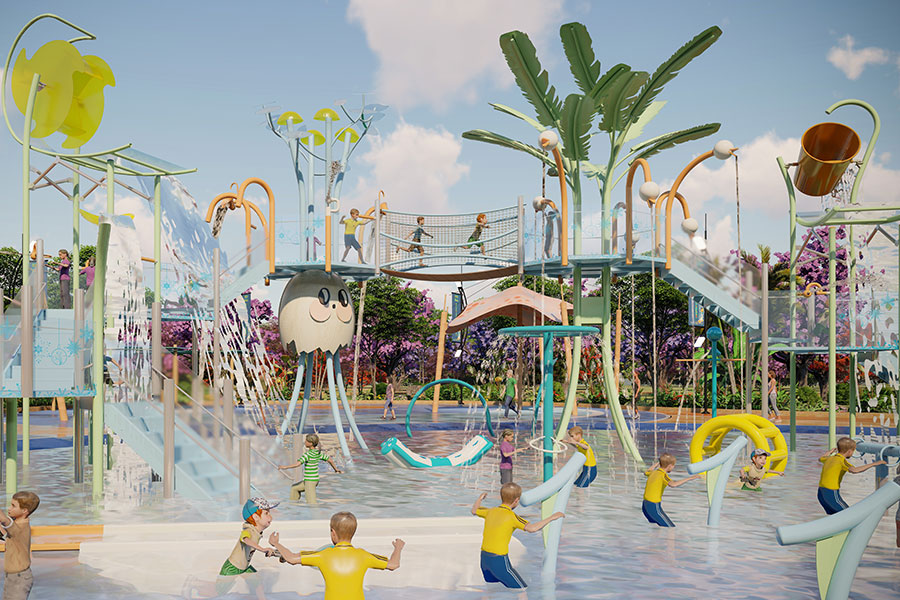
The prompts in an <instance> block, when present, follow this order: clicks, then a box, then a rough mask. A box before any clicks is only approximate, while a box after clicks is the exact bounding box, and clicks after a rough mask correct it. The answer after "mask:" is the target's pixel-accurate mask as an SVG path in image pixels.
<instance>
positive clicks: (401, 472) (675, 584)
mask: <svg viewBox="0 0 900 600" xmlns="http://www.w3.org/2000/svg"><path fill="white" fill-rule="evenodd" d="M379 414H380V411H379ZM314 420H315V421H318V422H319V423H321V424H325V423H328V422H330V419H328V418H326V417H325V415H324V414H323V413H319V412H318V411H316V414H314ZM361 420H362V421H369V422H371V421H373V420H378V421H379V422H380V419H377V418H375V419H373V416H372V415H371V414H368V415H365V416H364V417H363V418H362V419H361ZM400 422H401V418H400V417H398V419H397V421H395V422H394V423H400ZM529 433H530V431H525V430H524V428H523V430H521V431H519V433H518V437H517V446H523V445H525V443H526V442H527V439H528V438H529V437H530V435H528V434H529ZM390 435H397V436H398V437H400V438H401V439H405V436H401V435H400V434H399V433H382V432H372V433H365V434H364V437H365V439H366V441H367V443H368V444H369V446H370V448H372V449H373V451H375V452H376V453H377V449H378V447H379V445H380V443H381V442H382V441H383V440H384V439H385V438H386V437H389V436H390ZM690 435H691V434H690V433H688V432H671V431H670V432H659V433H656V434H654V433H653V432H643V431H641V432H638V434H637V440H638V445H639V447H640V450H641V453H642V454H643V456H644V457H645V458H646V459H647V460H648V462H652V457H654V456H656V455H658V454H659V453H661V452H664V451H666V452H671V453H672V454H675V456H676V457H677V458H678V464H677V466H676V469H675V472H674V473H673V475H674V476H675V477H676V478H681V477H684V476H686V472H685V466H686V464H687V462H688V444H689V442H690ZM467 436H468V434H466V433H465V432H463V431H460V430H451V431H433V432H419V433H416V432H415V431H414V438H413V439H412V440H407V442H408V444H409V446H410V447H411V448H412V449H413V450H415V451H417V452H420V453H422V454H426V455H445V454H449V453H450V452H453V451H455V450H458V449H459V447H460V446H461V445H462V444H463V442H464V441H465V439H466V438H467ZM587 439H588V441H589V442H590V443H591V444H592V446H593V448H594V451H595V453H596V456H597V461H598V470H599V474H598V477H597V480H596V481H595V482H594V484H593V485H592V486H591V487H590V488H588V489H586V490H576V491H575V492H574V493H573V495H572V499H571V500H570V502H569V508H568V517H567V518H566V520H565V524H564V526H563V540H562V544H561V549H560V559H559V569H558V575H557V583H556V589H555V593H554V592H553V591H548V590H542V589H540V585H539V582H538V573H539V571H540V561H541V542H540V536H538V535H523V534H517V536H518V537H519V538H520V539H521V540H522V541H523V542H524V543H525V545H526V547H527V549H528V555H527V558H526V559H525V560H523V561H520V562H519V564H517V565H516V566H517V568H518V569H519V571H520V572H521V573H523V575H524V576H525V578H526V580H527V581H529V582H530V583H531V584H532V585H531V587H530V588H529V589H528V590H527V593H526V595H524V596H523V595H521V594H517V593H513V592H510V591H505V590H502V589H500V588H498V586H496V585H491V586H487V585H485V586H484V588H483V589H481V590H476V591H455V592H448V591H437V590H423V589H403V590H399V589H378V588H372V589H371V590H369V591H368V592H367V596H366V597H367V598H370V599H379V598H381V599H386V598H399V599H407V598H408V599H410V600H413V599H415V600H421V599H422V598H429V599H431V598H436V599H443V598H448V599H449V598H459V599H463V598H466V599H468V598H479V599H480V598H522V597H527V598H554V597H555V598H559V599H564V598H625V597H630V598H691V599H693V598H729V599H730V598H765V599H767V600H772V599H791V600H794V599H797V598H815V597H818V593H817V586H816V575H815V545H814V544H812V543H810V544H803V545H799V546H791V547H781V546H779V545H778V544H777V543H776V541H775V527H776V526H778V525H785V524H791V523H799V522H803V521H809V520H812V519H815V518H818V517H820V516H822V515H823V513H822V510H821V508H820V507H819V505H818V502H817V501H816V485H817V481H818V476H819V463H818V462H817V458H818V456H819V455H820V454H822V453H823V452H824V451H825V450H826V448H825V443H826V442H825V440H826V437H825V436H824V435H814V434H809V435H803V434H801V435H799V436H798V450H797V452H796V453H793V454H792V455H791V457H790V460H789V465H788V468H787V475H786V476H785V477H783V478H774V479H770V480H767V481H765V482H764V487H765V491H764V492H763V493H760V494H756V493H750V492H740V491H739V490H737V489H735V488H734V481H736V479H733V482H732V487H731V488H729V490H728V492H726V500H725V504H724V507H723V512H722V519H721V523H720V526H719V527H718V528H716V529H711V528H708V527H707V526H706V497H705V485H704V484H703V482H702V481H694V482H690V483H688V484H687V485H685V486H684V487H681V488H678V489H670V490H668V491H667V492H666V494H665V496H664V499H663V501H664V506H665V508H666V511H667V512H668V514H669V516H670V517H671V518H672V520H673V521H674V522H675V523H676V525H677V527H676V528H674V529H663V528H659V527H656V526H654V525H650V524H649V523H647V522H646V520H645V519H644V518H643V516H642V515H641V509H640V505H641V495H642V492H643V484H644V480H645V479H644V477H643V475H642V474H641V472H640V471H639V469H638V468H637V467H636V466H635V465H634V463H633V462H632V461H630V460H629V459H627V458H626V457H625V454H624V452H623V451H622V449H621V446H620V445H619V443H618V440H617V439H616V436H615V433H614V432H611V431H605V430H592V431H589V432H588V435H587ZM322 440H323V445H324V447H325V448H326V449H328V450H330V451H331V452H332V454H334V453H337V454H339V450H337V440H336V437H335V435H334V434H328V433H326V434H323V435H322ZM266 445H269V446H270V447H271V449H272V453H273V456H274V457H275V459H276V462H286V461H287V460H288V458H287V457H286V456H285V455H280V456H279V455H278V452H279V451H278V450H277V449H276V448H275V445H274V440H273V441H272V442H271V443H270V442H269V441H268V440H264V439H262V438H260V439H259V443H258V444H257V441H254V447H264V446H266ZM567 456H568V454H566V455H563V457H567ZM854 462H856V463H857V464H858V463H859V462H860V461H859V460H858V459H857V460H855V461H854ZM32 463H33V464H32V465H31V466H30V467H29V468H27V469H26V470H25V472H24V473H22V478H23V479H22V481H23V483H22V484H21V485H20V489H22V488H32V489H36V490H37V491H38V492H39V493H40V494H41V496H42V502H41V508H40V511H39V512H38V513H37V514H36V515H35V518H34V524H36V525H47V524H59V523H88V522H105V523H132V522H173V521H175V522H179V521H180V522H190V521H205V520H229V519H235V518H236V516H237V507H235V506H230V505H228V506H225V505H217V504H214V503H202V502H191V501H186V500H183V499H174V500H168V501H164V500H163V499H162V498H161V484H159V483H153V484H152V485H151V484H150V483H149V476H148V473H149V470H148V468H147V466H146V464H144V463H143V462H142V461H141V460H140V459H139V458H137V457H136V456H134V455H133V454H132V453H131V452H130V451H129V450H128V449H127V448H124V447H121V446H117V447H116V451H115V465H114V467H113V469H112V470H110V471H109V472H108V473H107V474H106V491H105V495H104V499H103V501H102V508H100V509H96V508H94V506H93V503H92V502H91V498H90V488H89V486H82V485H73V484H72V483H71V477H70V470H71V450H70V449H57V450H39V451H34V452H33V454H32ZM345 468H346V472H345V473H344V474H342V475H332V474H326V473H325V472H324V471H323V476H322V481H321V483H320V485H319V499H320V502H321V504H320V506H318V507H308V506H306V505H305V504H289V503H284V504H282V505H281V506H280V507H279V508H278V509H277V510H276V514H275V522H276V526H277V521H278V519H307V518H328V517H329V516H330V515H331V514H332V513H333V512H335V511H337V510H352V511H353V512H354V513H356V514H357V515H358V516H360V517H363V518H365V517H404V516H409V517H422V516H461V515H466V514H468V511H469V507H470V506H471V504H472V502H473V500H474V499H475V498H476V497H477V495H478V493H479V492H481V491H487V492H489V493H490V500H491V501H492V502H494V503H496V502H497V501H498V500H497V489H498V476H497V475H496V473H497V457H496V454H495V453H491V454H489V455H488V457H487V458H485V459H484V460H482V462H481V463H479V464H478V465H475V466H473V467H469V468H466V469H456V470H453V469H431V470H424V471H413V470H406V469H400V468H397V467H394V466H392V465H391V464H389V463H388V462H387V461H385V460H383V459H381V458H380V457H377V458H376V457H366V458H356V459H355V460H354V461H353V463H352V464H350V465H346V466H345ZM515 476H516V480H517V481H518V482H520V483H521V484H522V485H523V487H526V488H528V487H532V486H534V485H536V484H537V483H538V482H539V477H540V475H539V471H538V453H537V452H532V451H529V452H527V453H522V454H519V455H516V470H515ZM86 480H87V481H90V471H89V470H88V472H87V474H86ZM873 480H874V476H873V473H872V472H871V471H869V472H866V473H864V474H860V475H852V474H848V475H847V476H846V477H845V480H844V485H843V495H844V498H845V499H846V500H847V501H848V502H849V503H851V504H852V503H854V502H858V501H859V500H861V499H862V498H864V497H865V496H866V495H867V494H868V493H870V492H871V491H872V490H873ZM254 483H255V484H257V485H259V486H260V487H261V488H262V489H264V490H265V491H267V492H268V493H269V494H270V495H272V496H274V497H276V498H277V497H278V496H281V497H286V496H287V480H285V479H281V478H279V477H278V476H277V475H275V474H267V473H263V474H260V475H259V476H257V474H254ZM519 512H521V513H522V514H523V515H524V516H526V517H527V518H531V519H534V518H538V511H537V510H536V509H534V508H528V509H520V510H519ZM894 527H895V526H894V509H891V510H890V511H889V513H888V514H887V515H886V516H885V517H884V518H883V519H882V521H881V523H880V524H879V526H878V528H877V530H876V531H875V534H874V535H873V537H872V540H871V542H870V544H869V546H868V549H867V550H866V552H865V554H864V555H863V560H862V563H861V564H860V568H859V570H858V571H857V574H856V579H855V581H854V585H853V595H852V597H853V598H867V599H872V600H880V599H887V598H900V549H897V548H896V547H895V543H894V542H895V528H894ZM179 551H183V552H190V548H183V549H181V550H179ZM229 552H230V546H229V547H228V548H225V547H223V548H222V556H223V558H224V557H225V556H227V554H228V553H229ZM448 560H469V561H477V560H478V557H477V556H460V557H448ZM285 568H287V567H285ZM35 572H36V582H37V585H36V587H35V589H34V592H33V593H32V596H31V597H32V598H60V597H75V596H73V595H72V590H73V589H78V590H79V593H78V594H77V597H80V598H138V597H150V596H147V595H141V594H140V593H139V592H135V591H134V590H129V589H127V588H125V587H123V586H121V585H120V584H117V583H116V582H113V581H109V580H104V579H103V578H98V577H97V576H96V575H95V574H94V573H93V571H92V570H91V569H88V568H87V567H84V566H82V565H79V564H78V563H77V557H75V555H74V553H59V554H47V553H42V554H39V555H37V556H36V559H35ZM160 575H161V576H165V574H163V573H161V574H160ZM302 592H303V590H298V593H302ZM228 597H232V598H234V597H237V596H233V595H232V596H228ZM267 597H269V598H287V597H296V596H293V595H290V596H286V595H284V594H272V593H270V594H268V595H267ZM313 597H317V596H313ZM318 597H321V593H320V594H319V596H318Z"/></svg>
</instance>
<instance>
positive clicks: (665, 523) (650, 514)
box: [641, 500, 675, 527]
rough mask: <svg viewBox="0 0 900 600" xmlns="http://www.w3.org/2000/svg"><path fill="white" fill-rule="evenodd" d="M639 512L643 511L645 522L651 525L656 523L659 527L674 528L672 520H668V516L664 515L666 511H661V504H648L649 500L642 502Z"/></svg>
mask: <svg viewBox="0 0 900 600" xmlns="http://www.w3.org/2000/svg"><path fill="white" fill-rule="evenodd" d="M641 510H642V511H643V513H644V516H645V517H647V520H648V521H650V522H651V523H656V524H657V525H659V526H660V527H675V523H673V522H672V519H670V518H669V515H667V514H666V511H664V510H663V508H662V502H650V501H649V500H644V504H643V505H642V506H641Z"/></svg>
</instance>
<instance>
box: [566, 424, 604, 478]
mask: <svg viewBox="0 0 900 600" xmlns="http://www.w3.org/2000/svg"><path fill="white" fill-rule="evenodd" d="M566 441H568V442H569V443H570V444H572V445H573V446H575V450H577V451H578V452H581V453H582V454H584V458H585V461H584V467H582V468H581V475H579V476H578V479H576V480H575V486H576V487H580V488H586V487H587V486H589V485H591V483H592V482H593V481H594V480H595V479H597V459H596V458H594V450H593V448H591V446H590V444H588V443H587V442H585V441H584V430H583V429H582V428H581V427H579V426H578V425H576V426H575V427H573V428H571V429H570V430H569V439H568V440H566Z"/></svg>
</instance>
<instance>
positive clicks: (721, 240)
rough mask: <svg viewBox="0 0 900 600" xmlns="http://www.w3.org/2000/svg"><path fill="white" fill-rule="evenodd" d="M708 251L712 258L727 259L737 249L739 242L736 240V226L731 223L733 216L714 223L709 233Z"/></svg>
mask: <svg viewBox="0 0 900 600" xmlns="http://www.w3.org/2000/svg"><path fill="white" fill-rule="evenodd" d="M706 244H707V246H706V247H707V251H708V252H709V255H710V256H714V257H715V256H718V257H723V258H727V257H728V253H729V252H731V251H732V250H733V249H734V248H737V242H736V241H735V239H734V226H733V224H732V221H731V215H725V216H724V217H722V218H721V219H719V220H718V221H716V222H715V223H713V225H712V227H711V228H710V230H709V232H708V233H707V240H706Z"/></svg>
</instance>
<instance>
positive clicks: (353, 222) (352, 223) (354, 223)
mask: <svg viewBox="0 0 900 600" xmlns="http://www.w3.org/2000/svg"><path fill="white" fill-rule="evenodd" d="M362 224H363V222H362V220H361V219H351V218H350V217H346V218H345V219H344V234H345V235H348V234H349V235H353V234H355V233H356V228H357V227H359V226H360V225H362Z"/></svg>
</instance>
